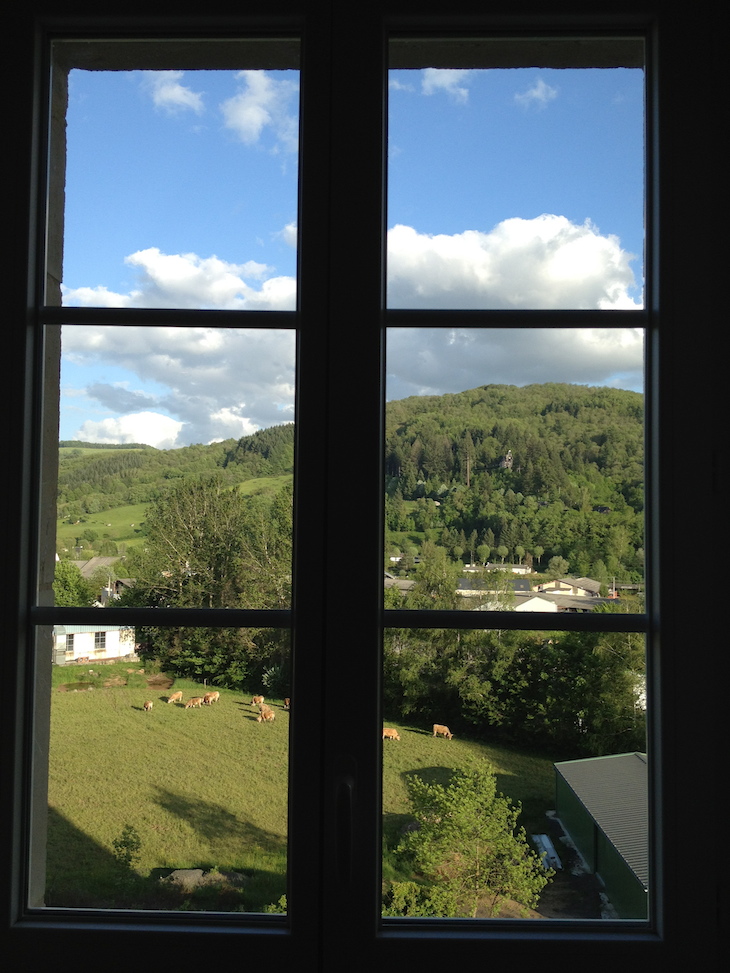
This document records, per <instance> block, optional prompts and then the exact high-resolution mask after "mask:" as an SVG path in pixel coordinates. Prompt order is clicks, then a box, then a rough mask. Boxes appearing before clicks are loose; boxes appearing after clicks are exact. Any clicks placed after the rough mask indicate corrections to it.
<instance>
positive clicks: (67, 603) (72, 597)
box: [53, 561, 97, 608]
mask: <svg viewBox="0 0 730 973" xmlns="http://www.w3.org/2000/svg"><path fill="white" fill-rule="evenodd" d="M53 594H54V596H55V603H56V605H58V606H61V607H64V608H89V607H90V606H91V605H93V604H94V601H95V600H96V598H97V591H96V589H95V587H94V586H93V585H91V584H90V583H89V582H88V581H87V580H86V579H85V578H84V576H83V575H82V574H81V571H80V570H79V568H78V567H77V566H76V565H75V564H73V563H72V562H71V561H56V569H55V573H54V577H53Z"/></svg>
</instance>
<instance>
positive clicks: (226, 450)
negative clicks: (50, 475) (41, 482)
mask: <svg viewBox="0 0 730 973" xmlns="http://www.w3.org/2000/svg"><path fill="white" fill-rule="evenodd" d="M59 455H60V459H59V475H58V517H59V519H65V518H68V517H78V516H81V515H83V514H88V513H99V512H101V511H102V510H109V509H111V508H113V507H119V506H124V505H127V504H136V503H147V502H149V501H151V500H154V499H155V498H156V497H157V496H159V495H160V494H161V493H163V492H165V491H166V490H167V489H169V487H170V486H171V485H173V484H174V483H175V481H179V480H180V479H182V478H185V477H189V476H196V475H200V474H204V473H210V472H212V471H218V472H219V473H220V475H221V477H222V478H223V480H224V482H228V483H229V484H230V485H231V486H234V485H235V484H237V483H241V482H243V481H245V480H250V479H253V478H255V477H266V476H282V475H288V474H291V473H292V472H293V469H294V425H293V423H287V424H286V425H282V426H273V427H272V428H270V429H262V430H260V431H258V432H255V433H253V435H251V436H244V437H243V438H242V439H240V440H235V439H229V440H226V441H224V442H220V443H212V444H211V445H209V446H202V445H195V446H185V447H183V448H181V449H168V450H164V449H155V448H153V447H152V446H140V445H136V444H131V445H126V446H119V445H113V446H106V447H105V446H104V445H103V444H97V443H82V442H69V441H64V442H62V443H60V454H59Z"/></svg>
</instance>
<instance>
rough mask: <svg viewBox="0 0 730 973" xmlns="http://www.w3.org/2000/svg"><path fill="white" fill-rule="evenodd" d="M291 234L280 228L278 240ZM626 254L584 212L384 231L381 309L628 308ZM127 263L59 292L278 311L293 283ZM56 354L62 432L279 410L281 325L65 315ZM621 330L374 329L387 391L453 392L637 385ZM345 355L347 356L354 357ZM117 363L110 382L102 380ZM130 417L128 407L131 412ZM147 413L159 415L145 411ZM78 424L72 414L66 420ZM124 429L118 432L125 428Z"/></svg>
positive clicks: (167, 437)
mask: <svg viewBox="0 0 730 973" xmlns="http://www.w3.org/2000/svg"><path fill="white" fill-rule="evenodd" d="M286 234H290V235H291V236H292V238H293V237H294V236H295V227H294V226H293V224H292V225H291V226H290V227H287V228H286V229H285V231H284V236H286ZM631 259H632V258H631V255H630V254H628V253H626V252H625V251H624V250H622V249H621V246H620V243H619V240H618V239H617V238H616V237H614V236H611V235H603V234H601V233H600V232H599V231H598V229H597V228H596V227H594V226H593V225H592V224H591V223H590V222H588V221H586V222H585V223H583V224H574V223H571V222H570V221H569V220H567V219H566V218H565V217H562V216H554V215H543V216H540V217H537V218H536V219H530V220H528V219H521V218H515V219H509V220H505V221H503V222H502V223H499V224H498V225H497V226H495V227H494V228H493V229H492V230H491V231H489V232H483V231H479V230H467V231H465V232H463V233H457V234H453V235H446V234H437V235H429V234H424V233H419V232H418V231H417V230H416V229H414V228H413V227H408V226H402V225H399V226H395V227H393V228H392V229H391V230H390V232H389V234H388V306H389V307H391V308H414V309H419V308H422V309H442V310H444V309H489V308H495V309H500V308H503V309H510V308H512V309H520V308H522V309H528V310H529V309H535V310H546V309H556V310H561V309H611V308H619V309H631V308H636V307H639V306H640V304H639V303H638V301H637V300H636V299H635V298H634V297H632V291H633V289H634V287H635V280H634V275H633V272H632V270H631V267H630V261H631ZM127 263H128V265H129V266H130V267H132V268H134V269H135V270H136V271H137V274H138V280H137V281H136V285H135V287H134V289H132V290H130V291H129V292H128V293H126V294H118V293H115V292H113V291H111V290H109V289H107V288H106V287H95V288H94V287H84V288H77V289H74V290H66V291H65V292H64V304H65V305H66V306H73V305H78V304H85V305H90V306H96V307H99V306H102V307H119V308H125V307H130V308H131V307H147V308H158V307H159V308H198V309H206V308H221V309H232V310H246V309H254V310H259V309H260V310H266V309H282V310H287V309H292V308H294V307H295V305H296V281H295V279H294V278H293V277H282V276H276V275H275V274H274V272H273V268H271V267H269V266H267V265H265V264H261V263H257V262H256V261H247V262H245V263H241V264H233V263H229V262H226V261H224V260H222V259H220V258H218V257H217V256H215V255H214V256H210V257H200V256H198V255H196V254H165V253H162V252H161V251H160V250H159V249H157V248H155V247H151V248H148V249H146V250H139V251H137V252H136V253H134V254H131V255H130V257H128V258H127ZM63 351H64V360H65V361H68V362H69V363H71V364H72V365H73V366H74V367H75V368H76V371H77V372H78V373H79V374H81V372H86V373H87V374H88V375H89V378H88V380H86V381H85V382H84V381H83V379H79V380H75V381H74V382H73V383H71V384H72V385H73V386H74V387H75V388H71V387H69V388H68V389H64V391H63V395H64V408H66V407H67V406H68V414H69V415H70V414H71V408H73V410H74V413H76V411H77V410H78V409H79V408H80V406H81V404H82V403H80V402H79V397H78V396H77V398H75V399H74V400H73V403H71V396H72V394H73V393H74V391H76V392H78V389H79V387H80V386H81V385H83V387H84V397H85V402H86V404H87V409H86V414H87V416H88V419H87V421H86V422H85V423H84V424H83V425H80V426H79V428H78V432H76V433H75V434H73V435H72V434H65V435H64V437H63V438H82V439H90V440H96V441H116V442H123V441H126V442H130V441H138V442H150V443H152V444H153V445H158V444H159V443H161V442H165V443H167V444H170V445H177V446H180V445H185V444H188V443H195V442H202V443H208V442H213V441H215V440H218V439H226V438H230V437H238V436H242V435H247V434H249V433H251V432H253V431H255V429H257V428H265V427H267V426H271V425H275V424H277V423H281V422H288V421H292V420H293V419H294V370H295V361H294V356H295V338H294V333H293V332H292V331H281V330H274V329H266V330H263V329H262V330H258V329H256V330H249V329H225V330H224V329H215V328H176V327H167V328H162V327H159V328H158V327H153V328H136V327H104V328H96V327H93V326H89V325H85V326H83V327H80V326H79V327H73V326H68V327H64V329H63ZM642 362H643V339H642V334H641V332H640V331H636V330H635V329H626V328H624V329H620V330H613V329H602V330H597V329H579V330H573V329H560V328H555V329H550V330H545V329H535V330H530V331H528V330H526V329H516V330H506V331H502V330H500V329H493V328H492V329H490V328H484V329H469V330H447V329H403V330H399V329H395V330H391V331H390V332H389V340H388V396H389V398H401V397H404V396H407V395H414V394H420V393H433V394H437V393H441V392H446V391H451V392H456V391H461V390H463V389H467V388H474V387H476V386H478V385H484V384H488V383H509V384H519V385H522V384H527V383H532V382H548V381H553V382H576V383H582V384H595V385H615V386H617V387H622V388H641V386H642ZM355 366H356V363H353V368H354V367H355ZM105 368H108V369H115V370H117V371H119V370H122V371H123V372H124V374H125V375H126V376H127V379H126V380H125V381H122V382H120V381H113V380H110V379H109V378H107V379H103V378H102V377H101V376H102V374H103V371H104V369H105ZM140 417H143V418H141V419H140ZM154 417H162V418H159V419H156V418H154ZM79 422H81V420H79ZM125 437H126V438H125Z"/></svg>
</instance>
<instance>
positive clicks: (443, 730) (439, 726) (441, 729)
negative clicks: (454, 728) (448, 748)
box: [433, 723, 454, 740]
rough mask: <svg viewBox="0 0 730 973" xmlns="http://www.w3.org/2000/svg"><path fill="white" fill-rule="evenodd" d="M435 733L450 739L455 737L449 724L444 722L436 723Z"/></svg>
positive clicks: (436, 735)
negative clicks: (445, 724) (446, 724)
mask: <svg viewBox="0 0 730 973" xmlns="http://www.w3.org/2000/svg"><path fill="white" fill-rule="evenodd" d="M433 735H434V736H435V737H446V738H447V739H449V740H453V739H454V734H453V733H452V732H451V730H450V729H449V728H448V726H444V725H443V723H434V725H433Z"/></svg>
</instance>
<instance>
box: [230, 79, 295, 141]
mask: <svg viewBox="0 0 730 973" xmlns="http://www.w3.org/2000/svg"><path fill="white" fill-rule="evenodd" d="M236 78H237V79H238V80H240V81H242V82H243V89H242V90H241V91H239V92H238V94H236V95H234V96H233V97H232V98H228V99H227V100H226V101H224V102H223V103H222V104H221V111H222V113H223V119H224V121H225V124H226V126H227V127H228V128H230V129H231V130H232V131H233V132H235V133H236V135H237V136H238V138H240V139H241V141H242V142H244V143H245V144H246V145H255V144H256V143H258V142H259V141H260V140H261V138H262V136H263V133H264V131H265V130H270V131H271V133H272V134H273V136H274V139H275V142H276V145H277V147H278V146H280V147H282V148H283V149H284V150H285V151H287V152H295V151H296V150H297V146H298V141H299V131H298V129H299V125H298V111H297V109H296V101H295V99H296V96H297V94H298V91H299V86H298V84H297V83H296V82H294V81H288V80H277V79H275V78H272V77H271V76H270V75H268V74H267V73H266V72H265V71H240V72H239V73H238V74H237V75H236ZM292 103H294V105H295V108H294V110H293V111H292V110H290V105H291V104H292Z"/></svg>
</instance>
